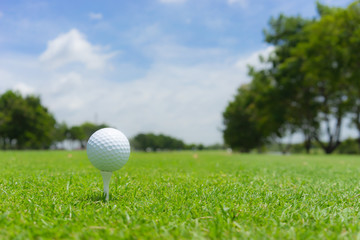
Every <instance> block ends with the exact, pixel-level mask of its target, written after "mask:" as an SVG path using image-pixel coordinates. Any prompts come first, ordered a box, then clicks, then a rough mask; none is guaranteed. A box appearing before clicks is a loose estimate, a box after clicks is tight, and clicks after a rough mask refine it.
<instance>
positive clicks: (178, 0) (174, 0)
mask: <svg viewBox="0 0 360 240" xmlns="http://www.w3.org/2000/svg"><path fill="white" fill-rule="evenodd" d="M186 1H187V0H159V2H161V3H184V2H186Z"/></svg>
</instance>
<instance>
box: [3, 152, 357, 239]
mask: <svg viewBox="0 0 360 240" xmlns="http://www.w3.org/2000/svg"><path fill="white" fill-rule="evenodd" d="M0 164H1V170H0V238H1V239H12V238H15V239H48V238H50V239H69V238H72V239H119V238H126V239H154V238H155V239H203V238H204V239H220V238H222V239H239V238H240V239H247V238H249V239H264V238H269V239H354V238H355V239H356V238H360V201H359V200H360V176H359V173H360V157H358V156H324V155H312V156H305V155H301V156H272V155H243V154H233V155H228V154H226V153H224V152H198V153H197V155H194V152H171V153H133V154H132V155H131V157H130V160H129V162H128V163H127V164H126V165H125V167H124V168H122V169H121V170H119V171H117V172H115V173H114V174H113V177H112V181H111V185H110V192H111V195H110V201H109V202H108V203H106V202H105V201H104V198H103V196H102V180H101V175H100V173H99V171H98V170H96V169H95V168H94V167H92V166H91V165H90V162H89V161H88V160H87V157H86V153H85V152H65V151H49V152H37V151H29V152H0Z"/></svg>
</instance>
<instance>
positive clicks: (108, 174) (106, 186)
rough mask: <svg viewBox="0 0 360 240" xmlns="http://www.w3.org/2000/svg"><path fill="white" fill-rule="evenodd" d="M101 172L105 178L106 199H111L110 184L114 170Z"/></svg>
mask: <svg viewBox="0 0 360 240" xmlns="http://www.w3.org/2000/svg"><path fill="white" fill-rule="evenodd" d="M100 172H101V175H102V178H103V183H104V194H105V195H106V201H109V184H110V179H111V175H112V172H105V171H100Z"/></svg>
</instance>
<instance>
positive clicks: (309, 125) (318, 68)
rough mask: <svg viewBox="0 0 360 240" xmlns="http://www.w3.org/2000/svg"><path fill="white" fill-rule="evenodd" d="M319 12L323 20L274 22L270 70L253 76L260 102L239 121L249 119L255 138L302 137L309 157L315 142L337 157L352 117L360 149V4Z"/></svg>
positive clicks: (269, 31) (322, 8) (267, 35)
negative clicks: (344, 126) (345, 126)
mask: <svg viewBox="0 0 360 240" xmlns="http://www.w3.org/2000/svg"><path fill="white" fill-rule="evenodd" d="M317 8H318V12H319V17H320V18H319V19H313V20H306V19H303V18H301V17H286V16H284V15H280V16H279V17H278V18H271V20H270V27H269V29H267V30H265V31H264V34H265V39H266V41H267V42H268V43H270V44H273V45H274V51H273V53H272V54H271V55H270V57H269V58H268V59H265V60H264V62H265V63H267V66H268V67H267V68H264V69H260V70H255V69H254V68H252V70H251V71H250V72H249V75H250V76H251V78H252V82H251V83H250V84H249V86H250V90H249V93H250V95H251V94H253V95H254V97H253V98H252V99H251V103H249V104H248V105H247V106H252V107H251V108H249V107H247V106H243V105H241V104H240V105H239V106H243V108H241V109H240V110H238V111H239V112H238V114H239V116H238V118H236V119H237V120H236V119H234V120H233V121H238V123H244V119H248V120H249V123H247V124H251V127H252V126H255V127H256V128H257V130H256V131H254V133H256V134H258V133H261V134H262V135H263V138H268V139H269V138H270V139H271V138H273V139H281V138H283V137H284V136H285V135H287V134H292V133H294V132H296V131H297V132H302V133H303V135H304V143H305V148H306V149H307V152H309V150H310V146H311V142H312V141H313V140H315V141H316V142H317V143H318V144H319V145H320V146H321V147H322V148H323V150H324V151H325V152H326V153H332V152H333V151H334V150H335V149H336V148H337V147H338V146H339V145H340V143H341V142H340V136H341V129H342V124H343V121H344V118H345V117H346V116H347V115H348V114H349V113H351V114H352V120H353V123H354V125H355V126H357V128H358V131H359V146H360V107H359V105H360V81H359V77H360V70H359V69H360V65H359V62H360V61H359V60H360V57H359V56H358V54H356V53H357V52H358V51H359V50H360V49H359V48H360V47H359V46H360V30H359V28H360V21H359V19H360V17H359V16H360V14H359V13H360V1H356V2H354V3H353V4H351V5H350V6H349V7H348V8H347V9H341V8H333V7H328V6H325V5H321V4H319V3H318V4H317ZM257 86H260V87H261V88H260V87H257ZM256 93H257V95H255V94H256ZM238 94H239V93H238ZM230 105H234V102H231V103H229V106H230ZM238 109H239V108H238ZM245 109H246V110H245ZM244 113H246V115H245V114H244ZM233 115H235V113H234V114H233ZM244 116H246V117H247V118H244ZM230 125H231V124H229V123H226V127H228V126H230ZM232 125H233V126H234V125H236V124H235V123H234V124H232ZM323 128H325V131H322V129H323ZM250 129H251V128H250ZM233 131H234V133H231V131H228V132H227V131H224V139H225V141H226V139H229V136H225V132H227V135H229V134H230V135H231V134H234V135H235V134H236V132H239V129H238V130H237V131H235V129H234V130H233ZM233 137H234V138H236V136H233ZM324 139H325V141H323V140H324Z"/></svg>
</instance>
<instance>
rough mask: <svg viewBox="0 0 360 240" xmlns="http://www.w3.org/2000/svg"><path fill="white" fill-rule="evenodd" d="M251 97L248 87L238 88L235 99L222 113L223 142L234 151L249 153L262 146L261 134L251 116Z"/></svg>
mask: <svg viewBox="0 0 360 240" xmlns="http://www.w3.org/2000/svg"><path fill="white" fill-rule="evenodd" d="M253 97H254V96H253V95H251V92H250V90H249V89H248V86H246V85H244V86H242V87H240V88H239V89H238V94H237V95H236V96H235V99H234V100H233V101H232V102H230V103H229V105H228V106H227V108H226V110H225V111H224V113H223V119H224V125H225V129H224V131H223V134H224V141H225V144H227V145H229V146H230V147H232V148H233V149H235V150H239V151H243V152H249V151H250V150H251V149H253V148H254V147H257V146H260V145H262V144H263V141H264V140H263V139H264V138H263V136H262V133H261V132H260V131H259V130H258V128H257V126H256V124H255V123H256V122H255V121H253V116H252V115H251V113H252V112H251V111H252V109H253V105H252V102H253Z"/></svg>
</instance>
